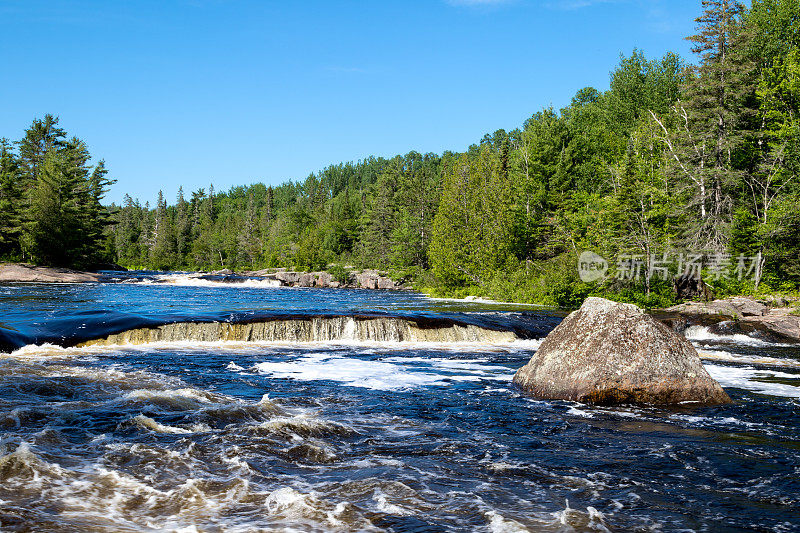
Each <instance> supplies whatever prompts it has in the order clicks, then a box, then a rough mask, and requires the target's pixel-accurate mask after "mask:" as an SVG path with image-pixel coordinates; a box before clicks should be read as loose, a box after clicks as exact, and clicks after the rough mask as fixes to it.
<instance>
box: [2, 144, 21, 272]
mask: <svg viewBox="0 0 800 533" xmlns="http://www.w3.org/2000/svg"><path fill="white" fill-rule="evenodd" d="M20 177H21V171H20V168H19V163H18V161H17V158H16V156H15V155H14V152H12V150H11V144H10V143H9V142H8V139H5V138H3V139H0V257H14V256H16V255H18V254H19V253H20V251H21V250H20V244H19V238H20V230H21V228H20V225H21V219H20V215H21V212H20V211H21V200H22V190H21V183H20Z"/></svg>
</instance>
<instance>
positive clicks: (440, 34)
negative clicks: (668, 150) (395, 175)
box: [0, 0, 700, 203]
mask: <svg viewBox="0 0 800 533" xmlns="http://www.w3.org/2000/svg"><path fill="white" fill-rule="evenodd" d="M699 11H700V1H699V0H552V1H550V0H505V1H503V0H424V1H423V0H419V1H412V0H404V1H390V0H369V1H367V0H364V1H358V2H357V1H335V0H326V1H302V0H285V1H282V2H272V1H223V0H173V1H170V0H158V1H143V0H138V1H135V2H134V1H130V2H123V1H121V0H120V1H116V0H110V1H108V0H97V1H38V0H0V59H1V60H2V68H1V69H0V98H2V104H0V137H2V136H5V137H9V138H11V139H14V140H16V139H18V138H20V137H21V135H22V132H23V130H24V129H25V128H26V127H27V126H28V125H29V124H30V122H31V120H32V119H33V118H34V117H41V116H43V115H44V114H45V113H53V114H56V115H59V116H60V118H61V125H62V127H64V128H66V129H67V131H68V132H69V133H70V134H74V135H77V136H79V137H81V138H82V139H84V140H85V141H86V142H87V144H88V145H89V148H90V150H91V152H92V154H93V155H95V157H102V158H104V159H105V160H106V163H107V165H108V167H109V168H110V170H111V176H113V177H115V178H116V179H117V180H118V183H117V184H116V185H114V187H113V188H112V190H111V192H110V194H109V196H108V199H109V200H112V201H116V202H119V201H120V200H121V198H122V197H123V195H124V194H125V193H126V192H127V193H130V194H131V195H132V196H133V197H136V198H139V199H141V201H142V202H143V203H144V201H146V200H150V201H151V202H152V201H153V199H154V198H155V197H156V195H157V194H158V190H159V189H163V191H164V194H165V195H166V196H167V198H168V200H169V201H170V203H172V202H173V201H174V198H175V195H176V192H177V190H178V186H179V185H181V184H182V185H183V186H184V189H185V190H186V191H187V193H188V192H189V191H191V190H194V189H197V188H199V187H206V188H207V187H208V184H209V183H212V182H213V184H214V186H215V187H216V189H217V190H227V189H228V188H229V187H231V186H233V185H242V184H248V183H253V182H257V181H263V182H265V183H268V184H277V183H280V182H283V181H285V180H288V179H304V178H305V177H306V176H307V175H308V174H309V173H310V172H313V171H316V170H319V169H321V168H322V167H324V166H326V165H327V164H329V163H335V162H339V161H349V160H357V159H360V158H363V157H365V156H368V155H370V154H374V155H383V156H391V155H394V154H397V153H406V152H408V151H410V150H417V151H419V152H442V151H443V150H448V149H449V150H463V149H465V148H466V147H467V146H468V145H469V144H471V143H474V142H477V141H478V140H479V139H480V138H481V137H482V136H483V134H484V133H487V132H492V131H494V130H496V129H498V128H506V129H513V128H515V127H518V126H520V125H521V124H522V122H523V121H524V120H525V119H526V118H527V117H529V116H530V115H531V114H532V113H534V112H536V111H537V110H539V109H541V108H542V107H545V106H548V105H551V104H552V105H553V106H555V107H556V108H559V107H562V106H564V105H566V104H567V103H568V102H569V100H570V98H571V97H572V95H573V94H574V93H575V91H576V90H577V89H579V88H581V87H585V86H588V85H591V86H594V87H596V88H598V89H606V88H607V87H608V74H609V72H610V71H611V70H612V69H613V68H614V67H615V65H616V64H617V62H618V60H619V54H620V53H625V54H630V52H631V51H632V50H633V48H634V47H637V48H639V49H641V50H643V51H644V52H645V53H646V54H647V55H648V56H650V57H655V56H661V55H662V54H663V53H664V52H666V51H667V50H674V51H677V52H679V53H680V54H681V55H683V56H684V57H686V58H688V59H691V58H690V57H689V56H690V54H689V50H688V48H689V47H688V43H686V42H685V41H684V40H683V37H685V36H686V35H689V34H691V33H692V32H693V27H694V22H693V19H694V18H695V17H696V16H697V15H698V14H699Z"/></svg>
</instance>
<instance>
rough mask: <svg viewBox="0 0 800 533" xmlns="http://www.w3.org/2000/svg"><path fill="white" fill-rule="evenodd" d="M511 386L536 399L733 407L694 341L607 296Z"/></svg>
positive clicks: (547, 345)
mask: <svg viewBox="0 0 800 533" xmlns="http://www.w3.org/2000/svg"><path fill="white" fill-rule="evenodd" d="M514 383H516V384H517V385H518V386H520V387H521V388H522V389H523V390H525V391H527V392H529V393H531V394H532V395H534V396H536V397H539V398H545V399H561V400H573V401H581V402H586V403H597V404H654V405H676V404H681V403H689V402H691V403H692V404H695V405H717V404H724V403H729V402H730V398H729V397H728V395H727V394H726V393H725V391H724V390H723V389H722V387H721V386H720V385H719V383H717V382H716V381H715V380H714V379H713V378H711V376H710V375H709V374H708V372H707V371H706V370H705V368H704V367H703V365H702V363H701V362H700V358H699V356H698V354H697V351H696V350H695V348H694V347H693V346H692V345H691V343H689V341H687V340H686V339H685V338H684V337H682V336H680V335H679V334H677V333H675V332H674V331H672V330H670V329H669V328H667V327H666V326H665V325H664V324H661V323H660V322H658V321H657V320H655V319H654V318H653V317H651V316H650V315H648V314H646V313H645V312H644V311H642V310H641V309H639V308H638V307H636V306H635V305H631V304H620V303H616V302H611V301H609V300H605V299H603V298H587V299H586V301H585V302H584V304H583V306H581V308H580V309H579V310H577V311H574V312H573V313H571V314H570V315H569V316H567V318H565V319H564V321H563V322H562V323H561V324H560V325H559V326H558V327H556V328H555V329H554V330H553V331H552V332H551V333H550V334H549V335H548V336H547V338H546V339H545V340H544V341H543V342H542V345H541V347H540V348H539V350H538V351H537V352H536V353H535V354H534V355H533V357H531V359H530V361H529V362H528V364H526V365H525V366H523V367H522V368H520V369H519V370H518V371H517V373H516V375H515V376H514Z"/></svg>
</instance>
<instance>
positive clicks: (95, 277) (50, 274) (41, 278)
mask: <svg viewBox="0 0 800 533" xmlns="http://www.w3.org/2000/svg"><path fill="white" fill-rule="evenodd" d="M101 278H102V276H101V275H100V274H96V273H94V272H81V271H79V270H72V269H69V268H58V267H43V266H34V265H29V264H26V263H3V264H0V283H2V282H27V283H87V282H95V281H100V280H101Z"/></svg>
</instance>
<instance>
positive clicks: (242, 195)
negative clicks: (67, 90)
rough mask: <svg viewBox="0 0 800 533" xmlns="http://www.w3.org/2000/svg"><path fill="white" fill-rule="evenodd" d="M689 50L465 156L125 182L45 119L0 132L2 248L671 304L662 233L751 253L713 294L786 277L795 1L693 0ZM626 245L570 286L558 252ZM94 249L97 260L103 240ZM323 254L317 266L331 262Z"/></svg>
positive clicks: (772, 284) (796, 119)
mask: <svg viewBox="0 0 800 533" xmlns="http://www.w3.org/2000/svg"><path fill="white" fill-rule="evenodd" d="M700 9H701V10H702V12H701V16H700V17H699V18H698V19H697V20H696V22H697V32H696V35H694V36H692V37H690V40H691V41H692V43H693V45H694V52H695V53H696V54H697V58H698V64H697V65H696V66H688V65H687V63H686V62H685V61H684V60H683V59H682V58H681V57H679V56H678V55H676V54H674V53H671V52H670V53H667V54H665V55H664V56H663V57H661V58H652V59H651V58H648V57H646V56H645V54H644V53H643V52H641V51H640V50H637V49H634V50H633V51H632V52H631V54H630V55H628V56H625V55H622V56H621V57H620V62H619V65H618V66H617V67H616V68H615V69H614V70H613V71H612V72H611V73H610V78H609V89H608V90H606V91H601V90H597V89H595V88H592V87H586V88H583V89H581V90H579V91H578V92H577V93H576V94H575V96H574V97H573V98H572V100H571V102H570V104H569V105H568V106H566V107H565V108H563V109H553V108H545V109H542V110H541V111H538V112H536V113H534V114H533V115H532V116H531V117H530V118H529V119H528V120H526V121H525V122H524V124H523V125H522V127H521V128H519V129H514V130H511V131H506V130H497V131H495V132H494V133H491V134H487V135H485V136H484V137H483V138H482V139H481V140H480V142H479V143H476V144H474V145H472V146H470V147H469V148H468V149H467V150H466V151H464V152H463V153H453V152H445V153H443V154H441V155H436V154H420V153H417V152H409V153H407V154H405V155H398V156H395V157H392V158H388V159H387V158H380V157H369V158H367V159H365V160H362V161H358V162H348V163H339V164H335V165H330V166H328V167H326V168H324V169H322V170H321V171H319V172H316V173H313V174H311V175H309V176H307V177H306V178H305V179H304V180H299V181H289V182H286V183H283V184H280V185H277V186H267V185H265V184H261V183H256V184H253V185H249V186H240V187H233V188H231V189H230V190H229V191H227V192H215V191H214V188H213V186H211V187H209V188H208V189H205V188H203V189H198V190H196V191H193V192H191V194H189V195H188V198H186V197H184V192H183V190H182V189H181V191H180V192H179V194H178V198H177V200H176V202H175V204H174V205H169V204H168V202H167V201H166V200H165V199H164V198H163V195H159V198H158V200H157V201H156V203H155V205H153V206H150V204H148V203H145V204H144V205H141V204H140V203H139V202H138V201H137V200H134V199H132V198H130V197H127V196H126V197H125V199H124V201H123V202H122V205H120V206H117V205H111V206H110V207H109V208H105V207H103V206H102V204H101V200H102V198H103V195H104V194H105V191H106V189H107V187H108V185H109V184H110V181H109V180H108V179H107V178H106V177H105V176H106V170H105V166H104V164H103V163H102V162H100V163H98V164H97V165H95V166H91V165H90V164H89V160H90V159H89V154H88V151H87V150H86V147H85V145H83V143H82V142H80V141H79V140H77V139H67V135H66V132H65V131H64V130H62V129H60V128H59V127H58V120H57V119H56V118H55V117H52V116H50V115H47V116H45V117H44V119H42V120H35V121H34V122H33V123H32V125H31V127H30V128H29V129H28V130H27V131H26V132H25V135H24V137H23V139H22V140H20V141H19V142H18V143H17V145H18V150H17V152H18V153H16V154H15V153H14V151H13V150H12V147H11V145H10V144H9V143H7V142H0V255H3V256H4V257H20V256H23V255H24V256H25V258H32V259H34V260H38V261H42V262H52V263H59V264H74V265H77V264H87V263H89V262H91V261H96V260H98V259H99V258H101V257H106V258H108V259H111V260H114V261H116V262H118V263H120V264H122V265H125V266H146V267H148V268H164V269H166V268H170V269H195V268H200V269H215V268H221V267H226V268H232V269H258V268H264V267H287V268H297V269H304V270H322V269H325V268H326V267H328V268H329V271H330V272H331V273H332V275H333V276H334V277H335V278H336V279H338V280H339V281H343V280H344V279H345V278H346V277H347V275H348V271H347V269H345V268H344V267H342V266H341V265H344V264H349V265H356V266H359V267H368V268H378V269H382V270H387V271H389V272H390V273H391V274H392V276H393V277H395V278H398V279H400V278H402V279H404V280H413V282H414V283H415V285H416V286H417V287H421V288H423V289H425V290H426V291H428V292H431V293H433V294H438V295H447V296H467V295H473V296H482V297H487V298H492V299H496V300H504V301H508V300H517V301H524V302H537V303H542V304H546V305H553V306H559V307H567V308H569V307H575V306H577V305H579V304H580V303H581V301H582V300H583V299H584V298H585V297H586V296H588V295H604V296H606V297H610V298H613V299H618V300H621V301H628V302H634V303H637V304H639V305H642V306H645V307H653V306H665V305H669V304H671V303H674V299H675V296H674V290H673V287H672V284H671V283H670V282H667V281H664V280H663V279H659V278H658V277H654V276H653V275H651V272H652V270H651V268H650V267H653V266H654V260H655V259H654V258H657V257H658V256H659V255H660V254H664V253H666V252H669V251H671V250H676V249H680V250H702V251H705V252H709V253H722V252H727V253H729V254H731V255H732V256H738V254H745V255H756V254H761V256H760V257H761V258H762V260H761V261H760V262H759V263H758V265H757V269H756V272H757V275H756V278H755V279H752V280H739V279H724V278H723V279H719V280H713V281H712V282H711V283H712V286H713V289H714V291H715V292H716V293H717V294H719V295H725V294H735V293H742V292H750V293H761V292H764V291H771V290H781V291H796V290H797V287H798V285H800V231H797V228H798V227H800V180H798V176H800V108H799V107H798V106H800V30H799V29H798V28H800V20H799V19H800V14H798V13H799V12H798V10H797V0H754V1H753V2H752V7H751V8H750V9H747V8H746V7H745V6H743V5H742V4H740V3H739V2H736V1H735V0H704V1H703V2H702V3H701V4H700ZM582 250H593V251H595V252H597V253H600V254H601V255H603V256H604V257H606V258H608V259H609V260H610V262H611V269H610V273H611V274H615V273H617V269H616V266H615V264H614V262H615V258H618V257H620V256H621V255H624V254H635V255H637V256H638V257H640V258H642V259H641V261H642V262H643V267H644V268H643V272H642V274H643V275H642V276H640V277H639V278H638V279H633V280H625V279H609V280H608V281H605V282H596V283H591V284H587V283H584V282H582V281H581V280H580V279H579V278H578V272H577V269H576V261H577V257H578V254H579V253H580V252H581V251H582ZM109 256H112V257H109ZM331 264H333V266H330V267H329V265H331Z"/></svg>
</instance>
